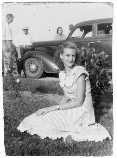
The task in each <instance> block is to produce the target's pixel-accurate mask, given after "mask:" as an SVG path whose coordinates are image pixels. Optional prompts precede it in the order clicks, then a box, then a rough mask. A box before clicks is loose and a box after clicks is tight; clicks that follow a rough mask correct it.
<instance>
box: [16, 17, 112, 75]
mask: <svg viewBox="0 0 117 158" xmlns="http://www.w3.org/2000/svg"><path fill="white" fill-rule="evenodd" d="M66 40H72V41H74V42H75V43H76V44H77V46H78V48H79V50H81V49H82V48H84V47H85V48H88V47H92V48H95V50H96V53H100V52H106V53H107V54H108V55H109V56H110V63H111V56H112V18H106V19H96V20H88V21H84V22H81V23H78V24H76V25H74V26H73V28H72V31H71V32H70V33H69V35H68V37H67V38H66ZM66 40H61V41H55V40H54V41H44V42H34V43H33V44H32V46H31V47H30V48H29V49H25V50H24V53H23V55H22V58H21V60H20V62H19V64H18V65H20V69H23V70H24V72H25V74H26V76H27V77H33V78H39V77H41V75H42V72H46V73H58V71H59V70H60V67H61V65H60V64H58V63H57V60H56V54H57V51H58V49H59V46H60V45H61V44H62V43H63V42H64V41H66ZM29 58H31V59H32V60H29ZM33 58H34V59H35V60H33ZM38 59H41V64H40V66H39V67H38V63H39V62H37V65H36V66H37V67H38V68H40V69H43V70H42V71H41V73H40V75H35V72H36V69H35V70H34V71H30V70H31V69H30V68H29V67H30V61H31V62H32V63H33V64H34V62H35V61H36V60H38ZM27 60H29V62H27V63H28V64H27V65H28V66H29V67H28V71H27V70H26V69H27V67H26V66H27V65H26V64H25V62H26V61H27ZM32 63H31V64H32ZM35 63H36V62H35ZM110 65H111V64H110ZM32 67H34V65H33V66H32ZM35 68H36V67H35ZM38 68H37V70H39V69H38ZM27 72H29V73H30V72H31V73H30V74H31V75H30V74H27ZM38 72H39V71H38ZM36 73H37V72H36ZM33 74H34V75H33ZM37 74H38V73H37Z"/></svg>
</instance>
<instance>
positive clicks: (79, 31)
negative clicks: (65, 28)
mask: <svg viewBox="0 0 117 158" xmlns="http://www.w3.org/2000/svg"><path fill="white" fill-rule="evenodd" d="M82 35H83V30H81V29H80V28H77V29H76V30H74V32H73V33H72V37H78V38H80V37H82Z"/></svg>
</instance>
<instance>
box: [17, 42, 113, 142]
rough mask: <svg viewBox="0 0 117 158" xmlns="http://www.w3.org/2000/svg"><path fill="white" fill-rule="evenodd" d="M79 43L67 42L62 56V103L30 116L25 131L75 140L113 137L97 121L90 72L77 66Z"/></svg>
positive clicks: (23, 128) (96, 139)
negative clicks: (77, 44)
mask: <svg viewBox="0 0 117 158" xmlns="http://www.w3.org/2000/svg"><path fill="white" fill-rule="evenodd" d="M76 53H77V46H76V44H75V43H73V42H71V41H67V42H65V43H64V44H63V46H62V50H61V54H60V58H61V60H62V62H63V64H64V70H63V71H60V74H59V80H60V86H61V87H62V89H63V91H64V97H63V99H62V101H61V102H60V104H59V105H54V106H51V107H46V108H42V109H39V110H38V111H36V112H35V113H33V114H31V115H29V116H28V117H26V118H25V119H24V120H23V121H22V122H21V123H20V125H19V126H18V130H20V131H21V132H24V131H27V132H28V133H30V134H31V135H33V134H37V135H39V136H40V137H41V138H45V137H50V138H51V139H56V138H60V137H63V138H64V140H66V138H68V137H71V139H73V140H75V141H96V142H97V141H103V140H104V139H106V138H109V139H111V136H110V135H109V133H108V131H107V130H106V129H105V128H104V127H103V126H102V125H101V124H99V123H96V122H95V116H94V108H93V104H92V96H91V87H90V81H89V74H88V72H87V71H86V70H85V68H84V67H82V66H78V65H76V63H75V61H76Z"/></svg>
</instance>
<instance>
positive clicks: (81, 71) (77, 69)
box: [75, 66, 89, 80]
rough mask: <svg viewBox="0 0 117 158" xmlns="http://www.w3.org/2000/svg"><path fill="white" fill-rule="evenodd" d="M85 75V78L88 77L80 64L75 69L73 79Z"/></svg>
mask: <svg viewBox="0 0 117 158" xmlns="http://www.w3.org/2000/svg"><path fill="white" fill-rule="evenodd" d="M83 74H84V75H85V80H87V79H89V73H88V72H87V71H86V69H85V68H84V67H82V66H79V67H77V68H76V70H75V79H78V78H79V77H80V76H81V75H83Z"/></svg>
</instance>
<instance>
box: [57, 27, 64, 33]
mask: <svg viewBox="0 0 117 158" xmlns="http://www.w3.org/2000/svg"><path fill="white" fill-rule="evenodd" d="M59 29H62V30H63V28H62V27H61V26H59V27H57V30H56V33H57V34H58V31H59Z"/></svg>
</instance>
